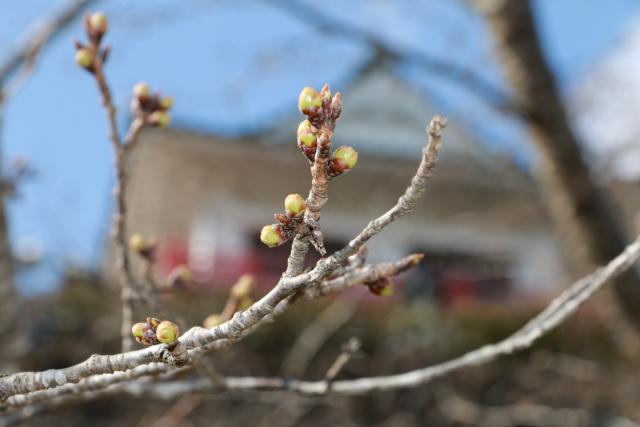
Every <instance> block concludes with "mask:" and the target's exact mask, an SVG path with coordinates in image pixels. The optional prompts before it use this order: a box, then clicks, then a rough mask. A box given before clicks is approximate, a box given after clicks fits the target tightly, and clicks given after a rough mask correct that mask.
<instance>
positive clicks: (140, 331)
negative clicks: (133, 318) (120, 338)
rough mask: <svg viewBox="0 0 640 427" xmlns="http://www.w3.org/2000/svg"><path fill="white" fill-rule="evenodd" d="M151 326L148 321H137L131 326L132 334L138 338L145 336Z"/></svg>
mask: <svg viewBox="0 0 640 427" xmlns="http://www.w3.org/2000/svg"><path fill="white" fill-rule="evenodd" d="M150 328H151V326H149V324H148V323H143V322H140V323H136V324H135V325H133V326H132V327H131V334H132V335H133V336H134V337H136V338H142V337H143V336H144V333H145V332H146V331H147V330H148V329H150Z"/></svg>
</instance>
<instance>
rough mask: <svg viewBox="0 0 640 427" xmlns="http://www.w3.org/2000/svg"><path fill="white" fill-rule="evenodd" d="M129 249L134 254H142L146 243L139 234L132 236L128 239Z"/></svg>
mask: <svg viewBox="0 0 640 427" xmlns="http://www.w3.org/2000/svg"><path fill="white" fill-rule="evenodd" d="M129 248H131V249H132V250H134V251H136V252H142V251H144V250H145V249H147V241H146V240H145V239H144V237H142V234H140V233H135V234H132V235H131V237H130V238H129Z"/></svg>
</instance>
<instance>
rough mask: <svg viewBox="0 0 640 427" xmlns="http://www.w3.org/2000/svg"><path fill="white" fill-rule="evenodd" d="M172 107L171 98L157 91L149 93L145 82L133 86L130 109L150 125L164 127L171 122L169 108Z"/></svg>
mask: <svg viewBox="0 0 640 427" xmlns="http://www.w3.org/2000/svg"><path fill="white" fill-rule="evenodd" d="M172 107H173V98H171V97H170V96H162V94H160V93H159V92H156V93H151V88H150V87H149V85H148V84H147V83H146V82H140V83H137V84H136V85H135V86H134V87H133V98H132V100H131V111H132V112H133V113H134V114H135V115H136V116H138V117H142V118H143V119H144V120H145V122H146V123H148V124H150V125H151V126H156V127H161V128H166V127H167V126H169V124H170V123H171V116H170V115H169V110H171V108H172Z"/></svg>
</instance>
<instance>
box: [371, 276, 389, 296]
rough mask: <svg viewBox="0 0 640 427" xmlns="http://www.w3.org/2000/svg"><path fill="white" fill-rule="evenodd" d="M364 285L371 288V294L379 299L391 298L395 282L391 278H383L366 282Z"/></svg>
mask: <svg viewBox="0 0 640 427" xmlns="http://www.w3.org/2000/svg"><path fill="white" fill-rule="evenodd" d="M364 285H365V286H367V287H368V288H369V292H371V293H372V294H374V295H377V296H379V297H390V296H391V295H393V280H392V279H391V277H381V278H380V279H377V280H374V281H372V282H365V283H364Z"/></svg>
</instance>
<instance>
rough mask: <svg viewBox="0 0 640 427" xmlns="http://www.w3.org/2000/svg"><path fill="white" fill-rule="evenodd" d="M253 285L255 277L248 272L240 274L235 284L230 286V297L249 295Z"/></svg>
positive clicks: (237, 297) (238, 297)
mask: <svg viewBox="0 0 640 427" xmlns="http://www.w3.org/2000/svg"><path fill="white" fill-rule="evenodd" d="M254 286H255V279H254V278H253V276H252V275H250V274H243V275H242V276H240V278H239V279H238V281H237V282H236V284H235V285H233V287H232V288H231V292H230V295H231V297H232V298H235V299H238V300H239V299H241V298H245V297H248V296H249V295H251V291H253V288H254Z"/></svg>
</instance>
